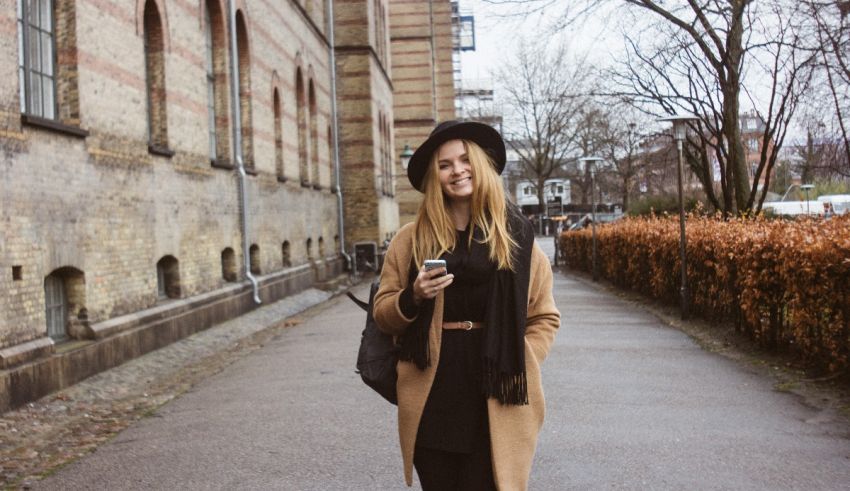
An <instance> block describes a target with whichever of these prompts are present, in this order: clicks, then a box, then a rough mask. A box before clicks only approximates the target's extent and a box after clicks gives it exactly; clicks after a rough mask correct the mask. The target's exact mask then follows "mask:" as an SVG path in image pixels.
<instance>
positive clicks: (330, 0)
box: [325, 0, 356, 272]
mask: <svg viewBox="0 0 850 491" xmlns="http://www.w3.org/2000/svg"><path fill="white" fill-rule="evenodd" d="M327 6H328V8H327V9H325V11H326V12H327V13H328V18H327V29H328V44H329V46H328V58H329V63H330V68H331V118H332V119H333V131H332V133H333V135H332V138H333V140H334V142H333V143H334V144H333V148H334V155H333V159H334V174H335V178H334V179H335V180H336V182H335V184H334V192H335V193H336V201H337V205H338V215H339V216H338V219H339V220H338V221H339V253H340V254H342V257H344V258H345V265H346V269H347V270H349V271H354V270H353V269H352V268H353V267H354V261H352V259H351V256H350V255H348V253H346V252H345V225H344V224H343V219H342V218H343V215H342V214H343V210H344V207H343V203H342V187H341V186H340V185H339V184H340V182H341V171H340V163H339V114H338V113H337V107H336V53H335V52H334V44H335V42H334V2H333V0H327ZM354 272H356V271H354Z"/></svg>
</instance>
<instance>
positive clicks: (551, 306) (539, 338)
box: [525, 243, 561, 363]
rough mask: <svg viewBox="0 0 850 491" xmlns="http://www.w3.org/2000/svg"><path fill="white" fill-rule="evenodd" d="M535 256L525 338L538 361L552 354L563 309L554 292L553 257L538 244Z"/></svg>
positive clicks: (530, 283) (530, 282)
mask: <svg viewBox="0 0 850 491" xmlns="http://www.w3.org/2000/svg"><path fill="white" fill-rule="evenodd" d="M531 254H532V256H531V275H530V278H529V288H528V319H527V321H526V324H525V339H526V341H528V344H529V345H531V349H532V351H534V356H535V357H536V358H537V362H538V363H543V360H544V359H545V358H546V356H547V355H548V354H549V348H551V347H552V342H553V341H554V340H555V333H556V332H557V331H558V328H559V327H560V326H561V313H560V312H558V308H557V307H556V306H555V299H554V297H553V296H552V267H551V266H550V265H549V258H548V257H546V254H545V253H544V252H543V250H542V249H540V246H539V245H537V243H535V244H534V248H533V250H532V253H531Z"/></svg>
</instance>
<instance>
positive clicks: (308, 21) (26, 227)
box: [0, 0, 392, 410]
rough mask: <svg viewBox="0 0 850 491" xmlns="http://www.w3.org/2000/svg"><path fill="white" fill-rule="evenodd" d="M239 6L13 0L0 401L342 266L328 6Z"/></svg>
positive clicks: (2, 19)
mask: <svg viewBox="0 0 850 491" xmlns="http://www.w3.org/2000/svg"><path fill="white" fill-rule="evenodd" d="M235 6H236V9H238V10H237V12H236V16H235V17H236V22H235V32H236V38H237V43H236V44H237V48H236V53H237V55H238V56H236V58H237V59H236V60H231V56H232V55H233V51H232V50H231V47H230V35H229V32H230V26H229V22H228V20H229V18H228V3H227V2H226V1H225V0H125V1H116V0H35V1H30V2H21V1H17V2H16V1H14V0H0V80H2V82H3V83H2V84H0V147H2V157H0V158H2V165H0V410H2V409H5V408H8V407H11V406H14V405H17V404H20V403H22V402H25V401H26V400H30V399H33V398H35V397H38V396H40V395H43V394H44V393H46V392H49V391H51V390H55V389H58V388H61V387H62V386H64V385H68V384H70V383H73V382H75V381H77V380H79V379H80V378H82V377H85V376H88V375H90V374H91V373H94V372H96V371H98V370H102V369H105V368H108V367H110V366H114V365H116V364H118V363H120V362H121V361H123V360H125V359H127V358H130V357H133V356H138V355H139V354H142V353H144V352H146V351H149V350H150V349H155V348H156V347H159V346H161V345H164V344H167V343H168V342H171V341H173V340H175V339H178V338H180V337H182V336H185V335H188V334H191V332H194V331H196V330H198V329H202V328H205V327H207V326H209V325H210V324H211V323H214V322H218V321H221V320H224V319H226V318H229V317H233V316H235V315H238V314H240V313H242V312H244V311H245V310H247V309H250V308H253V305H254V304H253V302H252V301H251V300H250V299H251V296H252V293H251V287H250V284H249V283H248V282H247V281H246V276H247V274H246V271H245V269H246V268H245V267H243V264H244V263H245V261H244V260H243V258H244V255H245V254H248V255H249V257H250V268H249V269H250V270H251V273H252V274H253V276H255V277H256V278H257V279H258V281H259V295H260V298H261V299H262V300H263V301H273V300H276V299H278V298H281V297H283V296H285V295H288V294H290V293H292V292H294V291H297V290H299V289H303V288H306V287H309V286H312V285H316V284H317V283H321V282H323V281H326V280H327V279H329V278H331V277H332V276H335V275H336V274H339V273H340V272H341V269H342V262H341V260H340V259H339V257H340V256H339V254H338V253H337V252H338V250H339V245H338V241H339V238H338V209H339V207H338V203H337V195H336V194H335V193H334V191H335V186H336V183H335V182H334V176H335V173H334V165H333V159H332V153H333V152H332V149H333V147H332V137H333V129H332V125H333V123H332V114H331V108H332V104H331V93H332V92H331V73H330V72H331V70H330V52H329V49H330V46H329V41H328V39H329V36H328V28H329V27H328V15H327V8H328V5H327V3H326V2H325V1H324V0H297V1H296V0H290V1H279V2H268V1H266V0H236V1H235ZM360 28H361V29H363V30H364V31H365V30H367V26H366V25H363V26H360ZM231 61H235V65H236V67H237V68H238V73H239V84H238V87H239V88H238V95H237V97H233V96H231V88H232V87H231V82H230V74H231V70H233V67H232V66H231ZM384 85H385V86H384V87H383V88H382V89H381V90H382V93H381V95H380V97H381V100H382V101H384V102H382V104H383V107H385V108H386V109H385V111H386V112H385V115H386V116H385V117H386V118H388V119H387V121H389V122H390V123H389V125H390V126H391V121H392V118H391V114H392V111H391V109H392V107H391V103H389V102H388V101H389V100H390V99H389V98H390V97H391V96H390V95H388V94H389V90H390V84H389V81H388V80H387V81H385V84H384ZM234 98H235V99H238V100H236V101H234V100H233V99H234ZM237 110H238V112H239V114H240V116H239V123H240V126H241V133H240V135H241V139H242V145H241V146H240V149H239V150H240V152H239V153H240V154H241V155H242V156H243V158H244V161H245V167H246V170H247V177H246V182H245V196H246V198H247V207H246V214H247V220H246V222H247V238H248V244H250V247H249V248H248V249H249V250H248V251H245V250H243V246H242V243H243V234H242V226H241V223H242V222H241V218H240V217H241V215H240V209H241V208H240V207H241V201H240V194H239V187H238V185H237V184H238V180H237V179H238V176H237V172H236V169H235V167H236V166H235V162H234V157H233V155H234V152H233V149H234V146H235V142H234V140H235V134H234V133H233V129H234V127H235V126H234V125H235V124H236V121H234V117H233V116H234V114H235V113H236V112H237Z"/></svg>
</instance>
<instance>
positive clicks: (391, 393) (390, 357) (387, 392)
mask: <svg viewBox="0 0 850 491" xmlns="http://www.w3.org/2000/svg"><path fill="white" fill-rule="evenodd" d="M379 284H380V280H375V281H373V282H372V288H371V290H370V291H369V302H368V303H367V302H364V301H362V300H360V299H358V298H357V297H355V296H354V295H353V294H352V293H351V292H346V295H348V298H350V299H351V300H352V301H354V303H356V304H357V305H359V306H360V308H362V309H363V310H365V311H366V327H365V328H364V329H363V335H362V337H361V338H360V351H358V352H357V370H356V372H357V373H359V374H360V378H362V379H363V382H365V383H366V385H368V386H369V387H371V388H372V389H374V390H375V392H377V393H378V394H381V397H383V398H384V399H386V400H388V401H390V402H391V403H393V404H396V405H397V404H398V394H397V393H396V381H397V380H398V372H396V364H397V363H398V346H396V343H395V341H394V340H393V337H392V336H390V335H389V334H385V333H384V332H382V331H381V330H380V329H378V325H377V324H376V323H375V319H374V318H373V317H372V308H373V307H374V306H375V293H377V291H378V286H379Z"/></svg>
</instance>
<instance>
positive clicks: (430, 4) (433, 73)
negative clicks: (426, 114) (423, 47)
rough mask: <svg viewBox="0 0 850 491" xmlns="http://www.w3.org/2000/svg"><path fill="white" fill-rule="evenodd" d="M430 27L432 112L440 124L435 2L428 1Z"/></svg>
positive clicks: (432, 0)
mask: <svg viewBox="0 0 850 491" xmlns="http://www.w3.org/2000/svg"><path fill="white" fill-rule="evenodd" d="M428 23H429V25H428V27H429V29H430V30H431V93H432V94H434V95H433V96H432V97H431V110H432V111H433V112H434V121H437V122H439V121H440V116H439V114H438V113H437V42H436V39H435V38H436V37H437V33H436V32H435V30H434V0H428Z"/></svg>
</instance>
